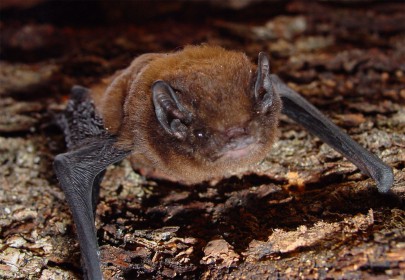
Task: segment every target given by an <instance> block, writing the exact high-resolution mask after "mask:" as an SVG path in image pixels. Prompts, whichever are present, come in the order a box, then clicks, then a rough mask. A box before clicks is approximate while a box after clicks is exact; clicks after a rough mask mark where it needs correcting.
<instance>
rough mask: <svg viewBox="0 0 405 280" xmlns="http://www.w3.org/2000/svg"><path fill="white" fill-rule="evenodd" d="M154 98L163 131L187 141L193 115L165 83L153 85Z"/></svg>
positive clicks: (159, 82) (157, 82) (156, 112)
mask: <svg viewBox="0 0 405 280" xmlns="http://www.w3.org/2000/svg"><path fill="white" fill-rule="evenodd" d="M152 98H153V105H154V106H155V114H156V117H157V119H158V121H159V123H160V125H161V126H162V127H163V129H164V130H165V131H166V132H167V133H169V134H170V135H172V136H174V137H176V138H177V139H180V140H183V139H185V138H186V136H187V133H188V125H189V124H190V123H191V120H192V114H191V113H190V112H189V111H187V110H186V108H184V106H183V105H182V104H181V103H180V101H179V99H178V97H177V95H176V93H175V91H174V90H173V89H172V87H171V86H170V85H169V84H168V83H166V82H164V81H161V80H159V81H156V82H155V83H153V85H152Z"/></svg>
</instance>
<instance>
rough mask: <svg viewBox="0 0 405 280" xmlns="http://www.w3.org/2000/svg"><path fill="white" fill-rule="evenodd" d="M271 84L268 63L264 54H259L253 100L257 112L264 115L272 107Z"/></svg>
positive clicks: (267, 58) (272, 90) (272, 94)
mask: <svg viewBox="0 0 405 280" xmlns="http://www.w3.org/2000/svg"><path fill="white" fill-rule="evenodd" d="M274 94H275V93H274V89H273V84H272V82H271V79H270V61H269V57H268V56H267V54H266V53H264V52H261V53H259V60H258V65H257V78H256V83H255V87H254V98H255V100H256V102H257V103H256V104H257V110H258V111H259V112H260V113H262V114H265V113H267V112H268V111H269V109H270V108H271V105H273V99H274Z"/></svg>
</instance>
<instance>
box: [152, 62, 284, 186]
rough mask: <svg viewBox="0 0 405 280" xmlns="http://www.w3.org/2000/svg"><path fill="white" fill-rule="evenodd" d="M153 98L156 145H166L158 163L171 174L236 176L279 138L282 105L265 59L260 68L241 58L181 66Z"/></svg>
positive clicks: (164, 79)
mask: <svg viewBox="0 0 405 280" xmlns="http://www.w3.org/2000/svg"><path fill="white" fill-rule="evenodd" d="M152 93H153V104H154V108H155V115H156V116H155V117H156V119H157V120H158V123H159V126H160V130H159V133H157V134H156V133H155V141H157V142H159V143H165V144H164V145H159V147H161V148H162V150H161V158H162V159H163V160H164V161H166V162H167V165H168V166H169V168H171V169H172V170H174V171H172V172H174V173H176V171H175V170H177V169H181V170H182V171H181V172H182V173H183V174H184V173H187V169H190V170H191V171H189V173H192V175H193V178H197V177H198V179H196V180H198V181H200V180H201V179H208V178H210V177H218V176H223V175H224V174H229V173H234V172H238V171H240V170H241V169H244V167H245V166H246V165H250V164H252V163H256V162H259V161H260V160H262V159H263V158H264V157H265V156H266V154H267V153H268V151H269V150H270V148H271V146H272V144H273V142H274V140H275V137H276V136H277V125H278V114H279V111H280V108H281V102H280V98H279V96H278V95H277V94H276V93H275V92H274V90H273V87H272V84H271V80H270V77H269V65H268V59H267V57H266V56H265V55H264V54H261V55H260V56H259V65H258V67H255V66H253V65H252V64H251V63H250V62H249V60H248V59H247V58H246V57H245V56H244V55H241V54H239V55H235V56H233V57H230V58H228V60H220V61H215V62H212V61H211V63H205V61H200V62H199V63H196V64H194V65H192V66H190V67H189V68H187V67H186V66H183V67H179V69H177V70H176V71H173V72H171V73H170V74H169V75H167V76H164V77H162V79H161V80H159V81H156V82H155V83H154V84H153V86H152ZM177 164H179V167H177ZM194 167H195V170H192V169H193V168H194ZM185 170H186V171H185ZM200 177H201V178H200Z"/></svg>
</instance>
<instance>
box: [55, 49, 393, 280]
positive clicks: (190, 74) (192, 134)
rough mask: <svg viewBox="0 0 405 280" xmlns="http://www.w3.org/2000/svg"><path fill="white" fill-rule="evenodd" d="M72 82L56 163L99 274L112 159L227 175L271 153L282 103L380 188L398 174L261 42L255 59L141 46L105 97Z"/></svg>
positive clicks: (189, 175)
mask: <svg viewBox="0 0 405 280" xmlns="http://www.w3.org/2000/svg"><path fill="white" fill-rule="evenodd" d="M72 92H73V94H72V98H71V100H70V101H69V103H68V106H67V109H66V110H65V112H64V114H63V115H61V116H60V118H59V124H60V126H61V127H62V129H63V130H64V132H65V136H66V142H67V146H68V149H69V152H67V153H64V154H60V155H58V156H56V158H55V162H54V167H55V172H56V175H57V177H58V179H59V182H60V184H61V187H62V189H63V191H64V192H65V195H66V199H67V202H68V204H69V207H70V209H71V211H72V213H73V219H74V222H75V224H76V226H77V234H78V238H79V243H80V247H81V253H82V258H83V262H84V267H83V268H84V271H85V275H87V277H88V278H89V279H102V272H101V269H100V258H99V250H98V245H97V239H96V228H95V226H94V211H95V208H96V205H97V199H98V192H99V183H100V182H101V180H102V177H103V174H104V171H105V169H106V168H107V166H108V165H110V164H113V163H116V162H118V161H120V160H122V159H123V158H125V157H127V156H131V160H132V161H133V162H136V165H137V166H146V167H147V168H155V169H157V170H160V171H161V172H162V173H164V174H167V175H168V176H170V177H171V178H174V179H176V180H178V181H179V182H182V183H187V184H194V183H198V182H202V181H207V180H210V179H212V178H220V177H226V176H230V175H231V174H234V173H237V172H240V171H242V170H245V169H246V168H247V167H248V166H249V165H251V164H254V163H257V162H259V161H261V160H262V159H263V158H264V157H265V156H266V155H267V153H268V152H269V150H270V149H271V146H272V144H273V143H274V141H275V140H276V136H277V134H278V132H277V127H278V117H279V114H280V112H282V113H284V114H286V115H287V116H289V117H290V118H292V119H293V120H295V121H296V122H298V123H299V124H301V125H302V126H304V127H305V128H306V129H307V130H308V131H309V132H311V133H313V134H314V135H316V136H318V137H319V138H320V139H322V140H323V141H324V142H326V143H327V144H329V145H330V146H331V147H332V148H334V149H335V150H337V151H338V152H340V153H341V154H343V155H344V156H345V157H346V158H347V159H349V160H350V161H351V162H353V163H354V164H355V165H356V166H357V167H358V168H359V169H360V170H361V171H363V172H364V173H366V174H367V175H369V176H370V177H372V178H373V179H374V180H375V181H376V184H377V188H378V190H379V191H380V192H382V193H384V192H387V191H388V190H389V189H390V188H391V186H392V184H393V173H392V169H391V168H390V167H389V166H387V165H386V164H384V163H383V162H382V161H381V160H380V159H379V158H377V157H376V156H374V155H373V154H371V153H370V152H368V151H367V150H365V149H364V148H362V147H361V146H360V145H358V144H357V143H356V142H354V141H353V140H352V139H351V138H350V137H349V136H348V135H347V134H345V133H344V132H343V131H341V130H340V129H339V128H338V127H337V126H335V125H334V124H333V123H332V122H331V121H330V120H328V119H327V118H326V117H325V116H324V115H323V114H322V113H320V112H319V111H318V110H317V109H316V108H315V107H314V106H312V105H311V104H309V103H308V102H307V101H306V100H305V99H304V98H303V97H301V96H300V95H299V94H298V93H296V92H295V91H294V90H292V89H291V88H289V87H288V86H287V85H286V84H285V83H284V82H282V81H281V80H280V79H279V78H278V77H277V76H276V75H273V74H270V63H269V58H268V56H267V55H266V54H265V53H263V52H262V53H260V54H259V59H258V65H257V66H256V65H254V64H252V63H251V62H250V60H249V58H248V57H247V56H246V55H245V54H243V53H240V52H234V51H228V50H225V49H223V48H221V47H214V46H188V47H186V48H184V49H183V50H182V51H179V52H175V53H170V54H144V55H142V56H139V57H138V58H136V59H135V60H134V61H133V62H132V64H131V65H130V66H129V67H128V68H127V69H126V70H124V71H122V72H121V73H119V74H118V75H116V77H115V78H114V80H113V81H112V83H111V84H110V85H109V86H108V88H107V89H106V90H105V92H104V94H103V95H102V96H101V97H100V96H99V95H98V94H97V91H96V93H93V94H91V93H90V91H89V90H88V89H86V88H83V87H78V86H76V87H74V88H73V90H72ZM91 96H92V98H91ZM92 100H94V103H95V104H96V110H95V109H94V106H93V101H92Z"/></svg>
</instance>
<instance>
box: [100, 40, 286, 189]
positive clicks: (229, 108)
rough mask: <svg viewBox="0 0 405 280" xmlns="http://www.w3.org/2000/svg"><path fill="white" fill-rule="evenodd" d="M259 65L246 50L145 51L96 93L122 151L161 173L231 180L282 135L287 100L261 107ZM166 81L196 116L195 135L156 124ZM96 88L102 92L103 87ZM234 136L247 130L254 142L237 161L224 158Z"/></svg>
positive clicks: (192, 180) (192, 48)
mask: <svg viewBox="0 0 405 280" xmlns="http://www.w3.org/2000/svg"><path fill="white" fill-rule="evenodd" d="M255 69H256V66H254V65H253V64H252V63H251V62H250V61H249V59H248V58H247V57H246V55H244V54H243V53H240V52H234V51H227V50H225V49H223V48H220V47H213V46H188V47H186V48H185V49H184V50H182V51H180V52H175V53H171V54H145V55H142V56H140V57H138V58H136V59H135V60H134V61H133V62H132V64H131V65H130V66H129V67H128V68H127V69H126V70H124V71H122V72H121V73H119V74H117V75H116V77H115V79H114V80H113V82H112V83H111V85H110V86H109V87H108V88H107V90H106V91H105V93H104V96H103V97H102V98H101V99H100V98H98V97H97V96H98V94H95V99H97V100H96V105H97V107H98V109H99V111H100V112H101V115H102V117H103V119H104V123H105V127H106V129H108V130H109V131H110V132H111V133H112V134H116V135H117V137H118V143H117V145H118V146H119V147H120V148H124V149H132V150H133V155H132V160H133V161H135V162H137V163H138V166H146V167H151V168H156V169H158V170H161V171H162V172H163V173H166V174H168V175H170V176H172V177H174V178H175V179H177V180H180V181H182V182H184V183H197V182H200V181H203V180H209V179H211V178H218V177H222V176H228V175H230V174H233V173H235V172H239V171H241V169H244V168H245V167H246V166H248V165H250V164H252V163H255V162H258V161H260V160H261V159H262V158H263V157H264V156H265V155H266V154H267V152H268V151H269V149H270V148H271V146H272V143H273V142H274V140H275V138H276V136H277V125H278V114H279V111H280V108H281V102H280V99H279V97H278V96H276V98H275V101H274V104H273V106H272V109H271V111H270V112H269V113H268V114H266V115H265V116H261V115H258V113H257V110H255V101H254V98H253V97H252V96H253V92H252V90H253V84H254V79H255V71H256V70H255ZM156 80H163V81H166V82H167V83H168V84H170V86H171V87H172V88H173V89H175V90H176V91H177V94H178V97H179V99H180V102H181V103H182V104H183V106H184V107H185V108H186V109H187V110H188V111H190V112H191V113H192V114H193V117H194V119H193V122H192V124H191V125H190V131H197V130H198V129H201V130H202V131H204V132H206V134H207V135H206V136H207V137H206V138H204V139H197V138H196V137H195V135H193V134H190V135H189V136H188V137H187V139H186V140H184V141H181V140H178V139H176V138H175V137H172V136H170V135H169V134H167V133H166V132H165V131H164V130H163V129H162V127H161V126H160V124H159V122H158V121H157V118H156V115H155V111H154V105H153V102H152V92H151V86H152V84H153V83H154V82H155V81H156ZM96 91H98V92H99V90H98V89H96ZM229 131H245V134H246V135H247V136H246V137H247V138H249V139H254V141H255V144H254V145H253V147H252V148H251V149H250V150H249V151H248V154H247V155H246V156H244V157H241V158H238V159H236V160H235V159H229V158H226V157H225V158H223V157H221V155H222V154H223V153H224V147H226V145H227V141H228V140H227V139H228V138H229V137H228V136H227V135H229V134H230V132H229Z"/></svg>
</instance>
